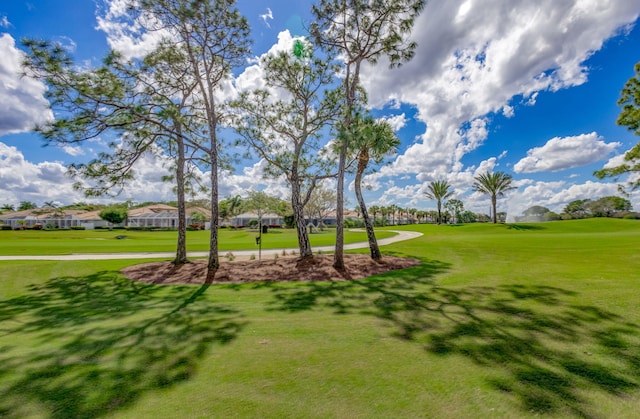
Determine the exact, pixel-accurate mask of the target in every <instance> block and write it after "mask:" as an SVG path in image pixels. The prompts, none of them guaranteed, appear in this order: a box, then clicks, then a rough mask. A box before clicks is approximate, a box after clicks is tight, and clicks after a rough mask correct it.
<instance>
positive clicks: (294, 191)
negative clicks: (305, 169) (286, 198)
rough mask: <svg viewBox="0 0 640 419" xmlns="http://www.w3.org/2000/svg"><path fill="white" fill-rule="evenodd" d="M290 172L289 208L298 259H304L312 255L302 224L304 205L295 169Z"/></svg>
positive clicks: (304, 227) (307, 234) (305, 229)
mask: <svg viewBox="0 0 640 419" xmlns="http://www.w3.org/2000/svg"><path fill="white" fill-rule="evenodd" d="M292 171H293V172H294V173H293V174H292V176H291V208H292V209H293V219H294V221H295V224H296V232H297V236H298V249H299V250H300V258H301V259H304V258H308V257H311V256H313V253H312V251H311V243H310V242H309V233H307V226H306V225H305V223H304V205H303V204H302V199H301V197H300V193H301V191H300V179H299V177H298V176H297V168H295V167H294V169H293V170H292Z"/></svg>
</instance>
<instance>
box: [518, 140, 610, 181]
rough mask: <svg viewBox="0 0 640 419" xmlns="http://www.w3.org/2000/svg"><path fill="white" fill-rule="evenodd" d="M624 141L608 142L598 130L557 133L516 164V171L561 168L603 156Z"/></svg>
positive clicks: (576, 165) (528, 171)
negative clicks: (568, 134)
mask: <svg viewBox="0 0 640 419" xmlns="http://www.w3.org/2000/svg"><path fill="white" fill-rule="evenodd" d="M620 145H621V144H620V143H617V142H616V143H605V142H604V141H603V138H602V137H601V136H599V135H598V134H597V133H595V132H592V133H590V134H582V135H577V136H574V137H564V138H560V137H555V138H552V139H550V140H549V141H547V143H546V144H545V145H543V146H542V147H535V148H532V149H531V150H529V151H528V152H527V157H525V158H523V159H522V160H520V161H519V162H517V163H516V164H515V165H514V166H513V170H514V171H515V172H516V173H535V172H558V171H560V170H565V169H571V168H574V167H580V166H585V165H587V164H590V163H593V162H596V161H598V160H602V159H603V158H604V157H606V156H608V155H609V154H611V153H612V152H614V151H615V149H616V148H617V147H619V146H620Z"/></svg>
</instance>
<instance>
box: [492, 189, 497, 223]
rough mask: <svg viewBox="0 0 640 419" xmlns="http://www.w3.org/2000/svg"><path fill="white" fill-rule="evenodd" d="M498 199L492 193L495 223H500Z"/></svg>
mask: <svg viewBox="0 0 640 419" xmlns="http://www.w3.org/2000/svg"><path fill="white" fill-rule="evenodd" d="M497 201H498V199H497V198H496V196H495V195H491V206H492V207H493V224H497V223H498V214H497V213H496V207H497V206H498V205H497Z"/></svg>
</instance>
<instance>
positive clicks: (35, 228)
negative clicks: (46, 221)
mask: <svg viewBox="0 0 640 419" xmlns="http://www.w3.org/2000/svg"><path fill="white" fill-rule="evenodd" d="M31 229H32V230H42V224H34V225H33V226H32V227H31Z"/></svg>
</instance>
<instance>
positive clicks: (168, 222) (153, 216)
mask: <svg viewBox="0 0 640 419" xmlns="http://www.w3.org/2000/svg"><path fill="white" fill-rule="evenodd" d="M344 217H345V219H346V220H352V221H355V220H359V219H360V216H359V214H357V213H356V212H353V211H345V214H344ZM258 218H259V216H258V215H257V214H256V213H253V212H245V213H243V214H239V215H237V216H235V217H231V218H230V219H228V220H220V225H222V226H226V227H231V228H245V227H249V226H251V225H253V224H255V223H257V220H258ZM396 218H397V219H396V220H395V223H396V224H411V223H413V222H415V221H414V220H409V219H405V220H401V219H399V218H398V217H396ZM209 220H210V212H209V210H208V209H206V208H200V207H193V208H187V216H186V223H187V225H200V226H202V227H204V228H206V229H209V225H210V223H209ZM306 221H307V225H308V226H310V225H312V226H314V227H318V226H320V225H324V226H335V225H336V215H335V213H329V214H327V215H326V216H325V217H324V218H322V219H317V218H314V219H307V220H306ZM0 224H4V225H8V226H10V227H11V229H23V228H29V229H30V228H34V226H41V227H42V228H60V229H70V228H84V229H87V230H92V229H95V228H108V227H114V226H116V225H113V224H111V223H109V222H107V221H105V220H103V219H101V218H100V210H98V211H82V210H60V209H56V208H39V209H31V210H24V211H14V212H6V213H3V214H0ZM386 224H391V220H390V219H389V220H387V222H386ZM262 225H266V226H269V227H272V228H277V227H284V225H285V221H284V218H283V217H282V216H280V215H278V214H274V213H267V214H263V215H262ZM117 226H122V227H134V228H136V227H137V228H158V229H174V228H177V227H178V209H177V208H176V207H172V206H170V205H165V204H154V205H148V206H145V207H141V208H135V209H132V210H129V211H128V217H127V220H126V221H125V222H124V223H122V224H119V225H117Z"/></svg>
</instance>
